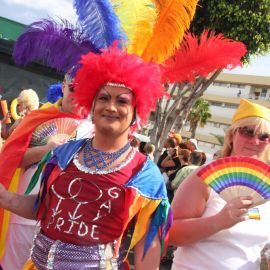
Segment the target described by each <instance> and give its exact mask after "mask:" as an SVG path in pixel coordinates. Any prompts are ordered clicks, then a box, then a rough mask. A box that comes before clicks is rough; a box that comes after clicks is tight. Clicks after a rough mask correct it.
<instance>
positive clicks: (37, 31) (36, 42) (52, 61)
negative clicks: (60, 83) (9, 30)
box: [13, 19, 99, 73]
mask: <svg viewBox="0 0 270 270" xmlns="http://www.w3.org/2000/svg"><path fill="white" fill-rule="evenodd" d="M90 51H92V52H99V50H98V49H97V48H96V47H95V46H94V45H93V44H92V43H91V42H90V41H89V40H88V39H87V38H86V36H85V35H84V34H83V32H82V30H81V28H80V27H79V26H78V27H74V26H73V25H71V24H70V23H69V22H67V21H65V20H61V21H60V22H59V23H57V22H55V21H54V20H48V19H44V20H41V21H37V22H34V23H32V24H31V25H29V26H28V27H27V29H26V30H25V32H24V33H23V34H22V35H21V36H20V37H19V38H18V39H17V41H16V43H15V46H14V49H13V59H14V61H15V63H16V64H18V65H27V64H28V63H30V62H32V61H40V62H41V63H42V64H44V65H47V66H49V67H51V68H55V69H56V70H58V71H60V72H64V73H67V72H68V71H69V70H70V69H72V68H73V70H74V66H77V65H78V61H79V60H80V58H81V55H82V54H85V53H88V52H90Z"/></svg>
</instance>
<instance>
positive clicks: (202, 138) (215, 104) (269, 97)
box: [182, 73, 270, 156]
mask: <svg viewBox="0 0 270 270" xmlns="http://www.w3.org/2000/svg"><path fill="white" fill-rule="evenodd" d="M203 98H205V99H206V100H208V102H209V103H210V110H211V114H212V117H211V119H210V120H209V121H208V123H207V124H206V125H205V127H204V128H201V127H198V128H197V131H196V136H195V138H196V139H197V140H198V146H199V148H200V149H201V150H203V151H204V152H206V153H208V154H209V156H211V155H212V154H213V153H214V152H216V151H217V150H219V149H221V145H220V142H219V140H218V138H222V137H223V136H224V135H225V131H226V129H227V128H228V127H229V125H230V124H231V119H232V116H233V114H234V113H235V111H236V108H237V107H238V104H239V102H240V99H241V98H245V99H248V100H250V101H252V102H255V103H258V104H260V105H263V106H265V107H268V108H270V77H263V76H251V75H238V74H227V73H221V74H220V75H219V76H218V78H217V79H216V80H215V81H214V83H212V84H211V86H210V87H209V88H208V89H207V91H206V92H205V93H204V96H203ZM182 135H183V136H184V137H187V138H189V137H190V132H189V125H188V123H187V125H186V126H185V127H184V128H183V131H182Z"/></svg>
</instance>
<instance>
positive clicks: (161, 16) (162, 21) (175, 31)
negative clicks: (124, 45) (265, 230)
mask: <svg viewBox="0 0 270 270" xmlns="http://www.w3.org/2000/svg"><path fill="white" fill-rule="evenodd" d="M153 2H154V4H155V6H156V9H157V14H158V15H157V19H156V20H155V21H151V20H144V21H143V22H140V28H139V29H140V31H138V33H137V35H136V36H135V38H134V41H133V43H132V45H131V48H130V50H129V51H130V52H131V53H135V54H137V55H140V56H141V57H142V58H143V59H144V60H145V61H154V62H156V63H163V62H164V61H165V60H166V59H167V58H169V57H170V56H171V55H173V54H174V52H175V50H176V49H177V48H178V47H179V46H180V43H181V41H182V39H183V36H184V33H185V31H186V30H187V29H188V28H189V26H190V22H191V20H192V18H193V16H194V14H195V9H196V5H197V2H198V0H162V1H161V0H153Z"/></svg>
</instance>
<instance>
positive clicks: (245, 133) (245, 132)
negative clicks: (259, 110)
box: [238, 127, 270, 142]
mask: <svg viewBox="0 0 270 270" xmlns="http://www.w3.org/2000/svg"><path fill="white" fill-rule="evenodd" d="M238 133H239V134H240V135H241V136H242V137H244V138H247V139H251V138H254V137H255V136H257V138H258V139H259V140H260V141H261V142H269V140H270V134H267V133H258V134H256V133H255V130H254V128H250V127H240V128H238Z"/></svg>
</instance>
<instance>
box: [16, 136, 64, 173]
mask: <svg viewBox="0 0 270 270" xmlns="http://www.w3.org/2000/svg"><path fill="white" fill-rule="evenodd" d="M65 142H66V141H57V140H50V141H49V142H48V143H47V144H46V145H42V146H35V147H31V148H28V149H27V150H26V151H25V153H24V156H23V159H22V161H21V163H20V168H25V167H27V166H29V165H32V164H34V163H37V162H39V161H40V160H41V159H42V157H43V156H44V155H45V154H46V153H47V152H49V151H51V150H52V149H54V148H55V147H57V146H59V145H61V144H63V143H65Z"/></svg>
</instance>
